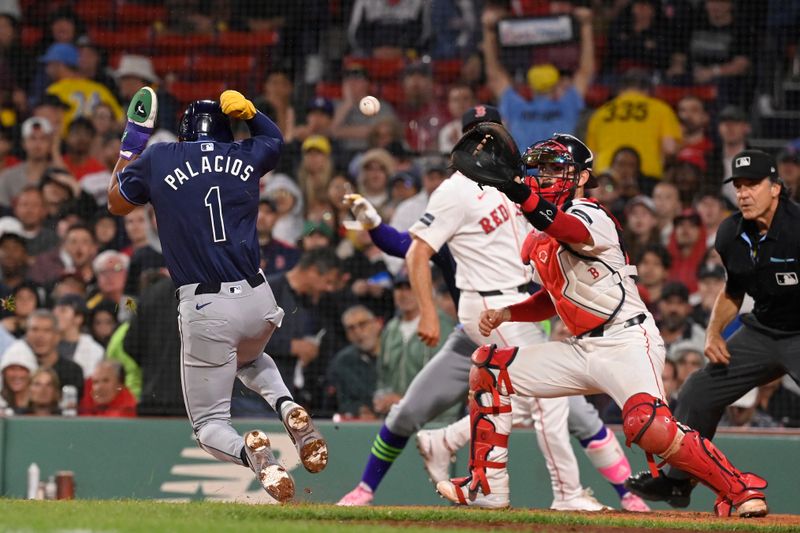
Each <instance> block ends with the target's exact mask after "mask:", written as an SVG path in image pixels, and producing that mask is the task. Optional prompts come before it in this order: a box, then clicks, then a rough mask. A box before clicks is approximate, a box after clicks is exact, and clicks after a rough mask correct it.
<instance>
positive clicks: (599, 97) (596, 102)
mask: <svg viewBox="0 0 800 533" xmlns="http://www.w3.org/2000/svg"><path fill="white" fill-rule="evenodd" d="M610 97H611V89H610V88H609V87H608V86H606V85H600V84H597V83H595V84H594V85H591V86H590V87H589V90H587V91H586V97H585V98H584V101H585V102H586V106H587V107H600V106H601V105H603V104H604V103H606V101H608V99H609V98H610Z"/></svg>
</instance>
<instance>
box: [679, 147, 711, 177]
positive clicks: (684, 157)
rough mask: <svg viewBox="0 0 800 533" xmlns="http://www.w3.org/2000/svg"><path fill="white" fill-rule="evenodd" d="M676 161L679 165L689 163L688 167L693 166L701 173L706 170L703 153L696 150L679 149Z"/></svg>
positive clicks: (706, 164)
mask: <svg viewBox="0 0 800 533" xmlns="http://www.w3.org/2000/svg"><path fill="white" fill-rule="evenodd" d="M676 159H677V160H678V161H679V162H681V163H689V164H690V165H694V166H696V167H697V168H699V169H700V170H702V171H703V172H705V171H706V170H707V169H708V163H707V162H706V158H705V156H704V155H703V152H702V151H701V150H698V149H697V148H690V147H688V146H687V147H685V148H681V150H680V151H678V155H677V157H676Z"/></svg>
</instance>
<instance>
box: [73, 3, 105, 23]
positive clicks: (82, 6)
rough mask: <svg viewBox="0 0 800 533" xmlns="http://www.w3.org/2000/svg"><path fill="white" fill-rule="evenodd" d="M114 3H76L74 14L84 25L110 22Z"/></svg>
mask: <svg viewBox="0 0 800 533" xmlns="http://www.w3.org/2000/svg"><path fill="white" fill-rule="evenodd" d="M114 4H115V3H114V2H86V1H83V2H76V3H75V14H76V15H78V18H80V19H81V20H82V21H83V22H84V23H85V24H97V23H99V22H101V21H110V20H112V18H113V16H114Z"/></svg>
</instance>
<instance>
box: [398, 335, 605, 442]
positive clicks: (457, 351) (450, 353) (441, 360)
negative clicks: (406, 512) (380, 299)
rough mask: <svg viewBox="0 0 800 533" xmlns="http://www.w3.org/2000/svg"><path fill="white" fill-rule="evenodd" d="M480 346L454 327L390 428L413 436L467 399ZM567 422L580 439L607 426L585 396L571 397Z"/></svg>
mask: <svg viewBox="0 0 800 533" xmlns="http://www.w3.org/2000/svg"><path fill="white" fill-rule="evenodd" d="M477 348H478V345H477V344H475V343H474V342H472V340H471V339H470V338H469V337H468V336H467V334H466V333H464V331H463V330H462V329H461V328H456V329H454V330H453V331H452V333H450V335H449V336H448V337H447V340H446V341H445V343H444V344H443V345H442V347H441V349H440V350H439V351H438V352H437V353H436V355H435V356H434V357H433V359H431V360H430V361H429V362H428V364H426V365H425V366H424V367H422V370H420V371H419V373H418V374H417V375H416V376H414V379H413V380H412V381H411V385H409V387H408V390H407V391H406V393H405V394H404V395H403V398H402V400H400V401H399V402H398V403H396V404H395V405H394V406H392V409H391V410H390V411H389V414H388V416H387V417H386V427H388V428H389V430H390V431H391V432H392V433H395V434H397V435H401V436H403V437H410V436H411V435H413V434H414V433H416V432H417V431H419V430H420V429H422V427H423V426H424V425H425V424H427V423H428V422H430V421H431V420H433V419H434V418H436V417H437V416H439V415H440V414H441V413H443V412H444V411H446V410H447V409H449V408H450V407H452V406H453V405H456V404H457V403H461V402H465V401H466V399H467V393H468V392H469V371H470V368H472V361H471V360H470V356H471V355H472V352H474V351H475V350H476V349H477ZM567 424H568V426H569V432H570V435H572V436H573V437H575V438H577V439H588V438H589V437H592V436H593V435H596V434H597V432H598V431H600V428H602V427H603V422H602V420H600V416H599V415H598V413H597V409H595V407H594V406H593V405H592V404H590V403H589V402H588V401H586V398H584V397H583V396H570V398H569V418H568V419H567Z"/></svg>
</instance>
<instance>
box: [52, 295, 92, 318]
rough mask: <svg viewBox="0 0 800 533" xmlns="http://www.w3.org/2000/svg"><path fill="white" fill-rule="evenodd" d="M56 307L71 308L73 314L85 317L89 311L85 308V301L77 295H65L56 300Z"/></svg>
mask: <svg viewBox="0 0 800 533" xmlns="http://www.w3.org/2000/svg"><path fill="white" fill-rule="evenodd" d="M56 306H64V307H71V308H72V309H73V310H74V311H75V313H77V314H79V315H83V316H86V315H87V314H88V313H89V309H88V308H87V307H86V300H84V299H83V298H81V297H80V296H78V295H77V294H65V295H64V296H62V297H61V298H59V299H58V300H56Z"/></svg>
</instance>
